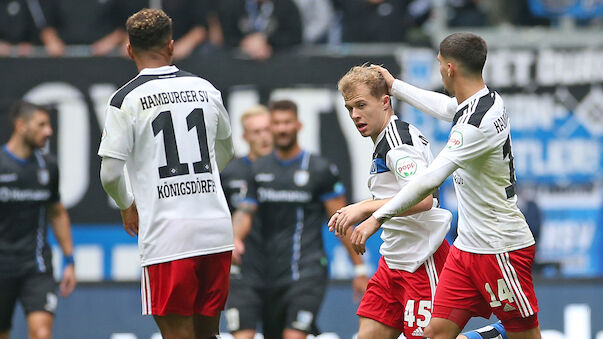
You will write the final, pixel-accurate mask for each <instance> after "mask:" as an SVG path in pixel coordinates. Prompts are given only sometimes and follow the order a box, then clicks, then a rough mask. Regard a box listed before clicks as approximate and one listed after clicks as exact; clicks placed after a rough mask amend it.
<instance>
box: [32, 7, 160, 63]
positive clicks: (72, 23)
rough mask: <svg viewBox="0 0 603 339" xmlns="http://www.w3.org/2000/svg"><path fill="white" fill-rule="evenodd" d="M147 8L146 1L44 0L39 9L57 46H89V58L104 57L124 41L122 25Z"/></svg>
mask: <svg viewBox="0 0 603 339" xmlns="http://www.w3.org/2000/svg"><path fill="white" fill-rule="evenodd" d="M146 6H148V0H129V1H120V0H94V1H81V0H45V1H43V2H42V8H43V10H44V14H45V16H46V17H47V18H48V23H49V25H50V26H51V27H52V30H53V31H54V32H55V33H54V35H55V39H58V41H57V44H60V45H62V48H61V50H60V52H59V51H58V50H57V54H58V55H62V54H64V46H65V45H90V48H91V54H92V55H107V54H109V53H111V52H112V51H114V50H115V49H116V48H118V47H119V46H122V45H123V43H124V41H125V40H126V33H125V30H124V28H123V27H122V26H123V22H125V20H126V19H127V18H128V16H129V15H130V14H132V13H133V12H135V11H137V10H138V9H140V8H143V7H146Z"/></svg>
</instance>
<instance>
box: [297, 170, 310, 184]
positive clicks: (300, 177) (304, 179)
mask: <svg viewBox="0 0 603 339" xmlns="http://www.w3.org/2000/svg"><path fill="white" fill-rule="evenodd" d="M308 180H310V173H308V171H304V170H298V171H295V174H293V182H294V183H295V184H296V185H297V186H300V187H301V186H305V185H306V184H307V183H308Z"/></svg>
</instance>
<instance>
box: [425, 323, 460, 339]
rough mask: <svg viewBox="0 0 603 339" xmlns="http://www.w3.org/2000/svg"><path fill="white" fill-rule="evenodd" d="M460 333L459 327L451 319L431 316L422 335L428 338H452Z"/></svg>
mask: <svg viewBox="0 0 603 339" xmlns="http://www.w3.org/2000/svg"><path fill="white" fill-rule="evenodd" d="M459 333H461V328H460V327H459V326H458V325H457V324H456V323H455V322H454V321H452V320H448V319H444V318H431V321H430V322H429V325H427V327H426V328H425V331H423V336H424V337H425V338H430V339H453V338H456V336H457V335H458V334H459Z"/></svg>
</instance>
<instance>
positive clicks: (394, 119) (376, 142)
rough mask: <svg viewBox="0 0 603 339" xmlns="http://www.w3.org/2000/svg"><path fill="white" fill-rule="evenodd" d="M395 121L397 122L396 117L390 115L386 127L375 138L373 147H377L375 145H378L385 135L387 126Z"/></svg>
mask: <svg viewBox="0 0 603 339" xmlns="http://www.w3.org/2000/svg"><path fill="white" fill-rule="evenodd" d="M396 120H398V116H397V115H395V114H392V116H391V117H390V118H389V123H388V124H387V125H385V128H384V129H383V131H381V133H379V135H378V136H377V139H376V140H375V147H377V145H378V144H379V142H380V141H381V139H383V136H384V135H385V131H386V130H387V126H388V125H389V124H391V123H392V122H394V121H396ZM373 148H374V147H373Z"/></svg>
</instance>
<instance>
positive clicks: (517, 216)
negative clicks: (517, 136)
mask: <svg viewBox="0 0 603 339" xmlns="http://www.w3.org/2000/svg"><path fill="white" fill-rule="evenodd" d="M486 54H487V47H486V43H485V41H484V40H483V39H482V38H480V37H478V36H476V35H474V34H471V33H455V34H452V35H450V36H448V37H446V38H445V39H444V40H443V41H442V42H441V44H440V52H439V54H438V61H439V62H440V73H441V75H442V81H443V83H444V88H445V89H446V90H447V91H448V92H449V93H450V94H452V95H454V96H455V98H453V99H450V98H449V97H447V96H445V95H443V94H438V93H435V92H430V91H425V90H421V89H418V88H415V87H413V86H411V85H409V84H406V83H404V82H402V81H398V80H396V81H394V78H393V77H392V76H391V74H389V72H387V71H386V70H385V69H383V68H380V67H377V66H375V68H376V69H379V70H380V71H381V72H382V74H383V75H384V77H385V79H386V81H387V83H388V86H389V87H390V91H391V93H392V94H393V95H394V96H396V97H397V98H399V99H401V100H404V101H406V102H408V103H409V104H411V105H413V106H415V107H416V108H418V109H420V110H422V111H424V112H425V113H428V114H430V115H432V116H434V117H437V118H440V119H444V120H447V121H453V127H452V130H451V132H450V137H449V140H448V143H447V145H446V146H445V148H444V149H443V150H442V151H441V152H440V154H438V156H437V157H436V158H435V159H434V161H433V162H432V164H431V165H430V166H429V167H428V168H427V169H426V170H425V171H424V173H423V174H422V175H420V176H418V177H417V178H416V179H415V180H413V181H412V182H410V183H409V184H408V185H406V186H405V187H404V188H403V189H402V190H401V191H400V192H399V193H398V194H396V196H395V197H394V198H393V199H392V200H391V201H390V202H389V203H387V204H386V205H384V206H383V207H382V208H380V209H379V210H377V211H376V212H375V213H373V215H372V216H371V217H369V218H368V219H367V220H366V221H365V222H363V223H362V224H360V225H359V226H358V227H357V228H356V229H355V230H354V233H353V235H352V239H353V242H354V244H355V246H357V249H358V250H363V249H364V243H365V241H366V236H367V234H370V233H371V232H372V230H373V229H375V228H378V227H379V226H380V225H381V224H382V223H383V222H385V221H386V220H388V219H389V218H391V217H392V216H395V215H397V214H398V213H400V212H402V211H405V210H407V209H408V208H410V207H411V206H413V205H414V204H416V203H417V202H418V201H420V200H422V199H423V198H424V197H425V196H426V195H428V194H429V193H430V192H432V191H433V189H434V188H436V187H438V186H439V185H440V184H441V183H442V182H443V181H444V180H445V179H446V178H447V177H448V176H449V175H450V174H453V177H454V185H455V190H456V196H457V199H458V209H459V225H458V237H457V239H456V240H455V242H454V244H453V246H452V247H451V250H450V254H449V256H448V259H447V261H446V265H445V266H444V270H443V271H442V274H441V277H440V283H439V285H438V288H437V292H436V296H435V303H434V311H433V318H432V320H431V322H430V324H429V326H428V327H427V329H426V330H425V337H428V338H436V339H440V338H454V337H456V336H457V334H458V333H459V332H460V330H461V329H462V328H463V327H464V326H465V324H466V323H467V321H468V320H469V319H470V318H471V317H472V316H483V317H486V318H487V317H489V316H490V315H491V314H492V313H494V314H496V316H497V317H498V318H499V319H500V320H501V321H502V324H503V325H504V327H505V329H506V331H507V335H508V337H509V338H510V339H516V338H540V330H539V328H538V317H537V312H538V304H537V300H536V295H535V294H534V286H533V282H532V274H531V271H532V263H533V261H534V238H533V237H532V234H531V232H530V230H529V228H528V225H527V223H526V221H525V219H524V217H523V215H522V214H521V212H520V211H519V209H518V207H517V197H516V195H515V173H514V168H513V154H512V152H511V136H510V125H509V117H508V115H507V113H506V111H505V108H504V104H503V101H502V98H501V97H500V95H499V94H498V93H496V92H494V91H491V90H489V89H488V88H487V87H486V85H485V84H484V81H483V78H482V70H483V67H484V64H485V61H486Z"/></svg>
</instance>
